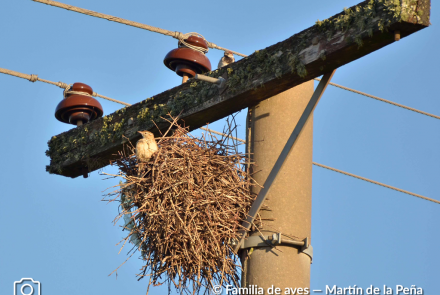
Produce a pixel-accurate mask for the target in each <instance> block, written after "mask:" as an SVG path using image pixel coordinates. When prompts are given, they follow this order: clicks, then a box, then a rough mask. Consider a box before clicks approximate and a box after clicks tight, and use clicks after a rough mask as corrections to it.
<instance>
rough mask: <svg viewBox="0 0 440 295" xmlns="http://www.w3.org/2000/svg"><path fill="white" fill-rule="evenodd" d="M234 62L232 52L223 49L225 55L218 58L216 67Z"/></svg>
mask: <svg viewBox="0 0 440 295" xmlns="http://www.w3.org/2000/svg"><path fill="white" fill-rule="evenodd" d="M233 62H235V58H234V54H232V52H230V51H225V55H224V56H223V57H222V58H221V59H220V61H219V63H218V68H219V69H220V68H221V67H224V66H227V65H229V64H231V63H233Z"/></svg>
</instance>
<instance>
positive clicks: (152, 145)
mask: <svg viewBox="0 0 440 295" xmlns="http://www.w3.org/2000/svg"><path fill="white" fill-rule="evenodd" d="M138 132H139V133H140V134H141V135H142V137H143V138H141V139H140V140H139V141H138V142H137V144H136V157H137V159H138V161H139V162H148V161H149V160H150V158H151V156H152V155H153V154H154V153H155V152H157V150H158V147H157V143H156V140H155V139H154V134H153V133H151V132H150V131H138ZM139 165H140V164H139ZM139 170H142V169H141V166H140V169H139Z"/></svg>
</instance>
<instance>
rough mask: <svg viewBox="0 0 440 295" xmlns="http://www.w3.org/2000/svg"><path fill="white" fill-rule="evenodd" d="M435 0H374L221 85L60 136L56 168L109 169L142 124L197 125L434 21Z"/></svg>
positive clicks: (227, 70) (55, 144) (193, 87)
mask: <svg viewBox="0 0 440 295" xmlns="http://www.w3.org/2000/svg"><path fill="white" fill-rule="evenodd" d="M430 8H431V3H430V0H400V1H399V0H368V1H364V2H362V3H360V4H358V5H356V6H353V7H351V8H348V9H344V11H343V12H341V13H339V14H337V15H335V16H333V17H331V18H329V19H326V20H323V21H318V22H316V24H315V25H314V26H312V27H310V28H308V29H306V30H304V31H302V32H300V33H298V34H295V35H293V36H292V37H290V38H288V39H287V40H285V41H282V42H279V43H277V44H275V45H272V46H270V47H268V48H266V49H263V50H257V51H255V53H253V54H252V55H250V56H249V57H247V58H243V59H242V60H240V61H238V62H236V63H233V64H231V65H228V66H227V67H224V68H221V69H219V70H216V71H213V72H209V73H207V75H208V76H211V77H220V76H221V77H223V78H225V79H227V83H226V85H225V86H224V87H223V88H221V89H219V88H218V87H217V86H216V85H214V84H209V83H206V82H201V81H194V82H189V83H185V84H183V85H179V86H177V87H175V88H172V89H170V90H167V91H165V92H163V93H160V94H158V95H156V96H154V98H153V97H152V98H148V99H146V100H144V101H141V102H139V103H137V104H134V105H132V106H130V107H126V108H123V109H120V110H118V111H116V112H115V113H113V114H110V115H108V116H106V117H103V118H100V119H98V120H95V121H92V122H90V123H88V124H85V125H83V126H80V127H77V128H74V129H72V130H69V131H67V132H64V133H62V134H60V135H57V136H54V137H52V138H51V139H50V140H49V142H48V145H49V149H48V151H47V152H46V154H47V155H48V156H49V157H50V159H51V161H50V165H49V166H47V168H46V170H47V171H48V172H49V173H54V174H59V175H63V176H68V177H77V176H80V175H83V174H84V173H86V172H90V171H94V170H97V169H99V168H102V167H105V166H107V165H108V164H109V161H110V160H112V159H114V158H115V155H116V154H117V152H118V151H120V150H122V148H123V145H124V144H125V143H127V140H130V141H131V142H132V143H135V142H136V141H137V140H138V139H140V135H139V134H138V133H137V131H138V130H152V131H153V132H155V133H156V134H158V130H157V129H156V127H155V125H154V124H153V121H154V122H156V123H157V124H158V127H159V129H162V128H166V125H167V124H165V123H164V122H163V120H162V119H161V117H165V116H166V115H167V114H168V113H171V115H174V116H175V115H178V114H181V116H180V117H181V119H182V120H184V121H185V124H186V125H187V126H189V128H190V129H191V130H193V129H196V128H199V127H201V126H203V125H205V124H206V123H208V122H214V121H216V120H218V119H221V118H223V117H225V116H227V115H229V114H232V113H234V112H236V111H239V110H241V109H243V108H246V107H250V106H253V105H255V104H257V103H258V102H260V101H262V100H264V99H267V98H269V97H271V96H273V95H276V94H278V93H280V92H283V91H285V90H287V89H290V88H292V87H294V86H297V85H299V84H301V83H303V82H305V81H308V80H310V79H313V78H316V77H318V76H321V75H323V74H324V73H327V72H330V71H331V70H333V69H335V68H338V67H341V66H343V65H344V64H347V63H349V62H351V61H353V60H356V59H358V58H360V57H363V56H365V55H367V54H369V53H371V52H373V51H375V50H378V49H380V48H382V47H384V46H386V45H389V44H391V43H393V42H395V40H394V32H396V31H399V32H400V36H401V38H404V37H406V36H408V35H410V34H412V33H414V32H416V31H418V30H421V29H423V28H425V27H427V26H429V24H430V22H429V20H430Z"/></svg>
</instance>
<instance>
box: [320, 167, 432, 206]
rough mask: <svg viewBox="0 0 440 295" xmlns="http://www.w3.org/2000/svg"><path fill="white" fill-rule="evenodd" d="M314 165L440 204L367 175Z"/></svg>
mask: <svg viewBox="0 0 440 295" xmlns="http://www.w3.org/2000/svg"><path fill="white" fill-rule="evenodd" d="M313 165H315V166H318V167H322V168H325V169H328V170H331V171H334V172H338V173H342V174H344V175H347V176H351V177H354V178H357V179H360V180H364V181H367V182H371V183H374V184H377V185H380V186H383V187H386V188H389V189H393V190H396V191H398V192H401V193H404V194H408V195H410V196H414V197H417V198H421V199H424V200H427V201H431V202H434V203H437V204H440V201H437V200H434V199H431V198H428V197H425V196H422V195H418V194H414V193H411V192H409V191H405V190H403V189H400V188H397V187H394V186H391V185H387V184H384V183H380V182H377V181H374V180H371V179H368V178H365V177H361V176H358V175H355V174H352V173H348V172H345V171H342V170H339V169H336V168H332V167H329V166H325V165H322V164H318V163H316V162H313Z"/></svg>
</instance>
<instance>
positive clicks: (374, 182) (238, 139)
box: [201, 127, 440, 204]
mask: <svg viewBox="0 0 440 295" xmlns="http://www.w3.org/2000/svg"><path fill="white" fill-rule="evenodd" d="M201 129H203V130H206V131H209V132H213V133H216V134H219V135H223V136H226V137H231V136H229V135H227V134H224V133H221V132H217V131H214V130H211V129H208V128H204V127H202V128H201ZM233 139H235V140H237V141H240V142H244V143H246V140H244V139H241V138H236V137H233ZM313 165H315V166H318V167H321V168H325V169H328V170H331V171H334V172H338V173H341V174H344V175H347V176H351V177H354V178H357V179H360V180H363V181H367V182H370V183H373V184H377V185H380V186H383V187H386V188H389V189H393V190H396V191H398V192H401V193H404V194H408V195H410V196H413V197H417V198H421V199H424V200H427V201H431V202H434V203H437V204H440V201H438V200H435V199H431V198H428V197H425V196H422V195H418V194H414V193H412V192H409V191H405V190H403V189H400V188H397V187H394V186H391V185H387V184H384V183H381V182H377V181H374V180H371V179H368V178H365V177H362V176H358V175H355V174H352V173H348V172H345V171H342V170H339V169H336V168H332V167H329V166H325V165H322V164H319V163H316V162H313Z"/></svg>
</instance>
